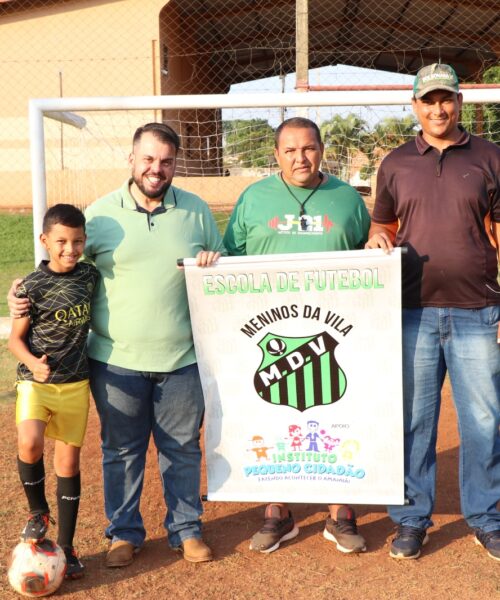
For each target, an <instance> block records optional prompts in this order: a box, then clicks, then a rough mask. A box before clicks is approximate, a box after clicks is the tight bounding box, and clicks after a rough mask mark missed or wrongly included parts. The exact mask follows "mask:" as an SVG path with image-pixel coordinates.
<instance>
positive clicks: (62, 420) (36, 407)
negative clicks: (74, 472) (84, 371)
mask: <svg viewBox="0 0 500 600" xmlns="http://www.w3.org/2000/svg"><path fill="white" fill-rule="evenodd" d="M16 388H17V400H16V424H17V425H18V424H19V423H21V421H26V420H27V419H37V420H39V421H43V422H44V423H47V428H46V429H45V435H46V436H47V437H49V438H52V439H54V440H60V441H62V442H66V444H70V445H71V446H76V447H78V448H80V447H81V446H82V444H83V438H84V437H85V430H86V429H87V419H88V415H89V393H90V389H89V380H88V379H84V380H83V381H75V382H72V383H38V382H37V381H18V382H17V384H16Z"/></svg>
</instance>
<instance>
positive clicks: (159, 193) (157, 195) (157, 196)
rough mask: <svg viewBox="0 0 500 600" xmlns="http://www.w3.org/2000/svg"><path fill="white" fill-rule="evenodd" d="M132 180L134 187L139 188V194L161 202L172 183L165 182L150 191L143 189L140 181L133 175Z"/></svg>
mask: <svg viewBox="0 0 500 600" xmlns="http://www.w3.org/2000/svg"><path fill="white" fill-rule="evenodd" d="M132 179H133V181H134V183H135V185H136V186H137V187H138V188H139V191H140V192H141V194H144V196H146V198H149V199H150V200H161V199H162V198H163V196H164V195H165V193H166V191H167V190H168V188H169V187H170V184H171V183H172V182H171V181H166V180H165V181H164V182H163V184H162V185H161V186H160V187H159V188H158V189H155V190H154V191H152V190H148V189H147V188H145V187H144V185H143V183H142V181H140V180H139V179H138V178H137V177H136V176H135V175H132Z"/></svg>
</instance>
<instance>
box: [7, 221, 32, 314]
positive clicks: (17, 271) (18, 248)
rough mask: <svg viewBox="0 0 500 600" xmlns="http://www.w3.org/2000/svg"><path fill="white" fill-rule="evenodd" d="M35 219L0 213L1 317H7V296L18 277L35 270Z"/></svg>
mask: <svg viewBox="0 0 500 600" xmlns="http://www.w3.org/2000/svg"><path fill="white" fill-rule="evenodd" d="M34 264H35V263H34V250H33V218H32V216H31V215H28V214H10V213H0V316H7V315H8V309H7V302H6V299H5V297H6V295H7V291H8V290H9V287H10V284H11V282H12V280H13V279H15V278H16V277H23V276H24V275H26V274H27V273H30V272H31V271H33V269H34Z"/></svg>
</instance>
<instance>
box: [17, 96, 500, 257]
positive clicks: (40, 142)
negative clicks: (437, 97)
mask: <svg viewBox="0 0 500 600" xmlns="http://www.w3.org/2000/svg"><path fill="white" fill-rule="evenodd" d="M463 97H464V103H466V104H485V103H495V104H500V86H496V87H488V88H484V87H483V88H479V89H470V88H468V89H464V90H463ZM410 101H411V90H408V89H404V90H402V89H392V90H387V89H384V90H370V91H369V92H368V91H367V90H359V89H357V90H352V89H346V90H336V91H312V92H290V93H283V94H278V93H249V94H241V93H240V94H199V95H197V94H193V95H171V96H124V97H118V96H112V97H74V98H69V97H68V98H38V99H32V100H30V102H29V133H30V157H31V181H32V199H33V233H34V240H35V264H38V263H39V262H40V260H41V259H42V258H43V257H44V256H45V252H44V250H43V248H42V246H41V244H40V242H39V237H40V233H41V232H42V221H43V216H44V214H45V211H46V208H47V184H46V170H45V137H44V125H43V120H44V117H50V118H52V119H54V118H55V119H60V120H61V121H62V122H65V123H68V124H71V125H73V126H75V127H81V126H83V125H84V119H82V118H81V117H79V116H78V115H74V114H71V113H74V112H76V111H111V110H114V111H115V110H116V111H120V110H124V111H126V110H136V109H141V110H162V109H163V110H166V109H183V110H186V109H207V108H208V109H214V108H217V109H225V108H228V109H229V108H233V109H239V108H250V109H251V108H260V107H270V108H289V107H293V108H310V107H342V106H381V105H394V106H396V105H408V104H410Z"/></svg>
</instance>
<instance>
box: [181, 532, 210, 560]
mask: <svg viewBox="0 0 500 600" xmlns="http://www.w3.org/2000/svg"><path fill="white" fill-rule="evenodd" d="M174 550H176V551H177V552H182V555H183V556H184V560H187V561H189V562H194V563H196V562H208V561H209V560H213V558H214V557H213V554H212V550H210V548H209V547H208V546H207V545H206V544H205V542H204V541H203V540H200V539H199V538H189V539H187V540H184V541H183V542H182V543H181V545H180V546H177V548H174Z"/></svg>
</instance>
